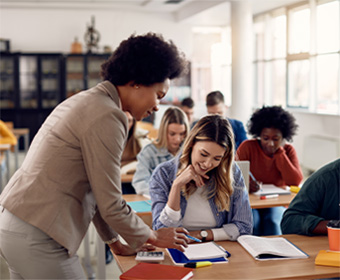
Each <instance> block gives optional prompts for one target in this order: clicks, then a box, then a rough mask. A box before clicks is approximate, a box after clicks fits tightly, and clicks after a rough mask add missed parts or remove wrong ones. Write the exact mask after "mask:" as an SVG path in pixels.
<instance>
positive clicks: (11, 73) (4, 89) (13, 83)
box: [0, 53, 19, 110]
mask: <svg viewBox="0 0 340 280" xmlns="http://www.w3.org/2000/svg"><path fill="white" fill-rule="evenodd" d="M18 71H19V67H18V55H17V54H12V53H1V54H0V110H2V109H14V108H15V107H16V104H17V96H18V91H19V75H18Z"/></svg>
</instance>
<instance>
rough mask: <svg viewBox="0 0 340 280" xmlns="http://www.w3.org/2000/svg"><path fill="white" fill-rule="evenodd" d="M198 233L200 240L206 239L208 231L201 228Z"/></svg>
mask: <svg viewBox="0 0 340 280" xmlns="http://www.w3.org/2000/svg"><path fill="white" fill-rule="evenodd" d="M200 235H201V237H202V242H205V241H207V237H208V232H207V231H206V230H201V232H200Z"/></svg>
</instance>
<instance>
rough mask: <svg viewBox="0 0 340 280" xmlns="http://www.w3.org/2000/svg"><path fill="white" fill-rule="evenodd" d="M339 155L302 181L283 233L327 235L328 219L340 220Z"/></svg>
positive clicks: (290, 208) (287, 214) (286, 218)
mask: <svg viewBox="0 0 340 280" xmlns="http://www.w3.org/2000/svg"><path fill="white" fill-rule="evenodd" d="M339 199H340V159H337V160H335V161H333V162H331V163H328V164H327V165H325V166H323V167H321V168H320V169H319V170H317V171H316V172H314V173H313V174H312V175H311V176H310V177H309V178H308V179H307V180H306V182H305V183H304V184H303V186H302V188H301V190H300V191H299V192H298V194H297V195H296V197H295V198H294V199H293V201H292V202H291V203H290V205H289V207H288V209H287V210H286V211H285V213H284V215H283V218H282V222H281V229H282V233H283V234H291V233H293V234H303V235H320V234H322V235H327V227H326V225H327V223H328V222H329V221H330V220H340V208H339Z"/></svg>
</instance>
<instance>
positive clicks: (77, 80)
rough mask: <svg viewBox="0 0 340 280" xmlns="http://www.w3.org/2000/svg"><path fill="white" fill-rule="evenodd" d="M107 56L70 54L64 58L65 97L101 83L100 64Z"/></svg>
mask: <svg viewBox="0 0 340 280" xmlns="http://www.w3.org/2000/svg"><path fill="white" fill-rule="evenodd" d="M108 57H109V54H84V55H83V54H70V55H67V56H66V59H65V60H66V63H65V64H66V66H65V67H66V71H65V75H66V90H65V91H66V97H70V96H72V95H74V94H76V93H78V92H80V91H82V90H84V89H88V88H91V87H93V86H95V85H96V84H98V83H99V82H100V81H101V78H100V71H101V64H102V63H103V62H104V61H105V60H106V59H107V58H108Z"/></svg>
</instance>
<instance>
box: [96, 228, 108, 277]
mask: <svg viewBox="0 0 340 280" xmlns="http://www.w3.org/2000/svg"><path fill="white" fill-rule="evenodd" d="M97 251H98V256H97V257H98V259H97V263H98V265H97V268H98V279H106V268H105V243H104V242H103V240H102V239H101V238H100V236H99V235H98V234H97Z"/></svg>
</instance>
